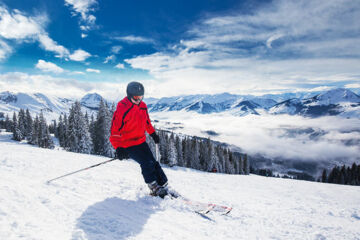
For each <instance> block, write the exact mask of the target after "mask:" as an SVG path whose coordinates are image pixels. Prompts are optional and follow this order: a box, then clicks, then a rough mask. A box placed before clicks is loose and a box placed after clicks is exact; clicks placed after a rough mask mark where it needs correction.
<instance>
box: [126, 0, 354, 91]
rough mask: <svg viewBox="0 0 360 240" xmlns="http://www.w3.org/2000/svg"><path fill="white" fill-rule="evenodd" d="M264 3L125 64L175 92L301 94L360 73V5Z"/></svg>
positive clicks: (334, 0)
mask: <svg viewBox="0 0 360 240" xmlns="http://www.w3.org/2000/svg"><path fill="white" fill-rule="evenodd" d="M264 6H265V7H260V8H258V9H257V10H254V12H253V14H251V15H242V14H233V15H229V16H219V17H211V18H206V19H204V20H203V21H200V22H199V23H198V24H194V25H192V26H193V27H192V28H191V29H189V31H188V33H187V39H185V40H182V41H180V42H179V44H175V45H174V46H171V47H170V48H169V49H168V50H166V51H162V52H157V53H154V54H150V55H143V56H137V57H135V58H131V59H126V60H125V62H127V63H129V64H130V65H131V67H133V68H139V69H145V70H147V71H149V73H150V74H151V75H152V76H153V78H154V80H157V81H159V80H160V81H161V86H159V87H158V88H155V89H157V93H156V94H158V95H161V96H165V95H169V92H168V91H169V90H172V89H176V93H174V94H170V95H178V94H192V93H219V92H224V91H230V92H233V93H240V94H246V93H253V94H256V93H261V92H263V93H266V92H271V91H296V90H298V89H300V88H301V89H304V88H316V87H318V86H326V85H331V86H334V84H337V85H338V86H343V85H344V84H346V83H347V82H349V81H350V82H352V81H355V80H356V77H354V76H358V75H360V71H359V68H358V66H359V65H360V59H359V57H358V56H359V55H360V44H359V41H358V39H359V38H360V32H359V30H358V26H359V24H354V21H353V19H360V4H358V3H355V2H353V1H350V0H330V1H325V2H324V1H306V0H300V1H295V0H293V1H287V0H275V1H273V2H272V3H271V4H266V5H264ZM350 36H351V37H350ZM274 43H276V44H274ZM339 76H341V77H340V78H339ZM305 85H308V87H305ZM174 86H176V87H174Z"/></svg>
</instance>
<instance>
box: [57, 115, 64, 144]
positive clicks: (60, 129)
mask: <svg viewBox="0 0 360 240" xmlns="http://www.w3.org/2000/svg"><path fill="white" fill-rule="evenodd" d="M63 131H64V123H63V118H62V115H60V117H59V123H58V124H57V127H56V131H55V137H56V138H57V139H59V144H60V146H61V147H62V146H63V142H64V141H63V138H62V134H63Z"/></svg>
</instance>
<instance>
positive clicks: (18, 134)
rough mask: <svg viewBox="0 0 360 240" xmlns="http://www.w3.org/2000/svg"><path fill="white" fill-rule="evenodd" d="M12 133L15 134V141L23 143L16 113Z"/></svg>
mask: <svg viewBox="0 0 360 240" xmlns="http://www.w3.org/2000/svg"><path fill="white" fill-rule="evenodd" d="M12 133H13V139H14V140H15V141H21V132H20V129H19V123H18V120H17V117H16V113H15V112H14V114H13V128H12Z"/></svg>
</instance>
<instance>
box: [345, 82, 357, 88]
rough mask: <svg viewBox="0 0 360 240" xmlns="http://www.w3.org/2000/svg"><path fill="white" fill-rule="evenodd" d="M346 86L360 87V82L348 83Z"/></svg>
mask: <svg viewBox="0 0 360 240" xmlns="http://www.w3.org/2000/svg"><path fill="white" fill-rule="evenodd" d="M345 87H346V88H360V83H351V84H346V85H345Z"/></svg>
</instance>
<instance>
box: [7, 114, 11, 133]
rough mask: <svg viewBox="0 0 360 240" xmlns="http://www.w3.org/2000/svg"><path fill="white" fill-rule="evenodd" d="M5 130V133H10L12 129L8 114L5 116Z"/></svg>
mask: <svg viewBox="0 0 360 240" xmlns="http://www.w3.org/2000/svg"><path fill="white" fill-rule="evenodd" d="M5 129H6V131H7V132H11V129H12V122H11V120H10V118H9V114H6V117H5Z"/></svg>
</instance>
